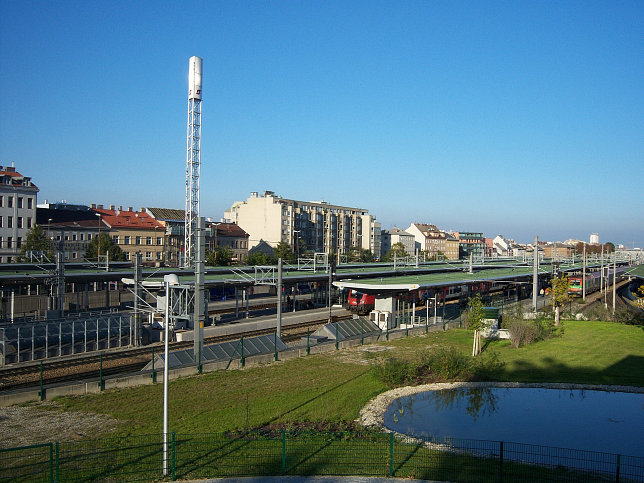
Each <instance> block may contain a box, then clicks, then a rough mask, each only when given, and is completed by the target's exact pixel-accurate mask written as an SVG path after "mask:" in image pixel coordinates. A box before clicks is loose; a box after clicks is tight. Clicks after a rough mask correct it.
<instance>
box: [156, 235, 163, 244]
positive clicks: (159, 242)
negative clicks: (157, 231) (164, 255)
mask: <svg viewBox="0 0 644 483" xmlns="http://www.w3.org/2000/svg"><path fill="white" fill-rule="evenodd" d="M157 245H163V238H162V237H160V236H159V237H157Z"/></svg>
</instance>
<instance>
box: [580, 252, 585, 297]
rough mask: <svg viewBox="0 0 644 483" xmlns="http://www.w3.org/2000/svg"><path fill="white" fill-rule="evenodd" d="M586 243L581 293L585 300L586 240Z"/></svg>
mask: <svg viewBox="0 0 644 483" xmlns="http://www.w3.org/2000/svg"><path fill="white" fill-rule="evenodd" d="M583 244H584V260H583V263H582V271H581V273H582V275H581V293H582V298H583V300H584V302H585V301H586V242H583Z"/></svg>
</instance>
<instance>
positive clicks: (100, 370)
mask: <svg viewBox="0 0 644 483" xmlns="http://www.w3.org/2000/svg"><path fill="white" fill-rule="evenodd" d="M98 357H99V359H98V388H99V390H101V391H102V390H103V353H102V352H101V353H100V354H99V356H98Z"/></svg>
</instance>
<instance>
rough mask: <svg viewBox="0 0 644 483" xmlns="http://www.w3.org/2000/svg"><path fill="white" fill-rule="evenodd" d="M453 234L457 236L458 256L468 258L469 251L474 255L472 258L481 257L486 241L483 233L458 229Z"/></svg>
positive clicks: (483, 253) (484, 250)
mask: <svg viewBox="0 0 644 483" xmlns="http://www.w3.org/2000/svg"><path fill="white" fill-rule="evenodd" d="M454 236H456V237H457V238H458V242H459V250H460V253H459V257H460V258H468V257H469V256H470V253H472V254H473V255H474V258H482V257H483V256H484V255H485V252H486V243H485V238H484V237H483V233H480V232H470V231H459V232H456V233H454Z"/></svg>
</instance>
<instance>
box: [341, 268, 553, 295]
mask: <svg viewBox="0 0 644 483" xmlns="http://www.w3.org/2000/svg"><path fill="white" fill-rule="evenodd" d="M551 271H552V267H551V266H550V265H542V266H540V267H539V274H547V273H550V272H551ZM532 274H533V269H532V267H516V268H497V269H486V270H478V271H475V272H473V273H468V272H443V273H428V274H418V275H405V276H402V277H388V278H371V279H360V280H342V281H339V282H334V285H335V286H336V287H339V288H347V289H355V290H360V291H363V292H370V293H382V292H394V291H396V292H400V291H410V290H418V289H429V288H440V287H448V286H452V285H466V284H473V283H479V282H495V281H496V282H503V281H508V282H515V283H516V282H518V281H520V280H521V279H526V278H531V277H532Z"/></svg>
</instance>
